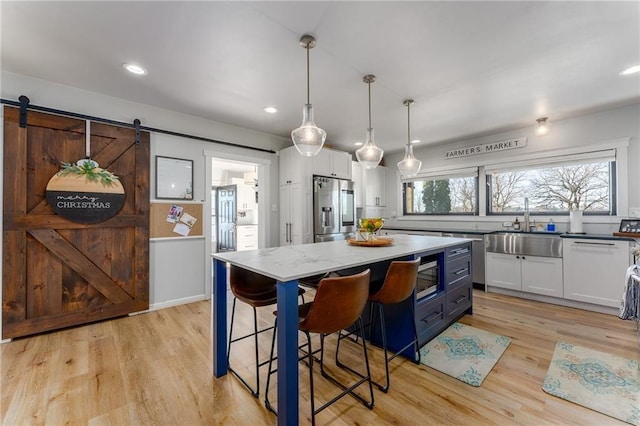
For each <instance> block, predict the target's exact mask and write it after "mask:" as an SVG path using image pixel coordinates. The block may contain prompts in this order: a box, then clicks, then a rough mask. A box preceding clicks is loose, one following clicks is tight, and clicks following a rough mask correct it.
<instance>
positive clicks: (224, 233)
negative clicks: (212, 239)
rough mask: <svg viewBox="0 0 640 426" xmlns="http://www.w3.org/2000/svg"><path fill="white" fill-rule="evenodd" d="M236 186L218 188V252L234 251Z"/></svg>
mask: <svg viewBox="0 0 640 426" xmlns="http://www.w3.org/2000/svg"><path fill="white" fill-rule="evenodd" d="M237 196H238V189H237V185H228V186H219V187H218V252H225V251H236V222H237V203H238V198H237Z"/></svg>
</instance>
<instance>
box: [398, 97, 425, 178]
mask: <svg viewBox="0 0 640 426" xmlns="http://www.w3.org/2000/svg"><path fill="white" fill-rule="evenodd" d="M402 104H403V105H404V106H406V107H407V146H406V147H405V149H404V158H403V159H402V161H400V162H399V163H398V170H399V171H400V174H401V175H402V176H403V177H406V178H407V177H414V176H415V175H417V174H418V172H419V171H420V167H422V161H420V160H418V159H417V158H416V157H414V156H413V145H411V104H413V99H407V100H405V101H404V102H403V103H402Z"/></svg>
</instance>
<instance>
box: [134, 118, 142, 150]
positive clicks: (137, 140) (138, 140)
mask: <svg viewBox="0 0 640 426" xmlns="http://www.w3.org/2000/svg"><path fill="white" fill-rule="evenodd" d="M133 127H134V128H135V129H136V145H138V144H140V120H138V119H137V118H136V119H135V120H133Z"/></svg>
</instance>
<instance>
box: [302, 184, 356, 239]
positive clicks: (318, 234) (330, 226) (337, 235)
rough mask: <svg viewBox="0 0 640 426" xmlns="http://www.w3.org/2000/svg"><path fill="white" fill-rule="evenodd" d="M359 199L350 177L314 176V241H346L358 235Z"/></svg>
mask: <svg viewBox="0 0 640 426" xmlns="http://www.w3.org/2000/svg"><path fill="white" fill-rule="evenodd" d="M355 218H356V213H355V199H354V197H353V182H351V181H350V180H344V179H336V178H329V177H324V176H314V177H313V240H314V241H315V242H316V243H318V242H322V241H333V240H344V239H347V238H351V237H353V236H354V235H355V231H356V223H355Z"/></svg>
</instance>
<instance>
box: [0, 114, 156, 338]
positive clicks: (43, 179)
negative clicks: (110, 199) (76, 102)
mask: <svg viewBox="0 0 640 426" xmlns="http://www.w3.org/2000/svg"><path fill="white" fill-rule="evenodd" d="M19 115H20V111H19V109H17V108H12V107H5V114H4V117H5V122H4V177H3V185H4V223H3V237H2V240H3V250H2V252H3V259H2V337H3V338H13V337H19V336H25V335H29V334H34V333H39V332H44V331H49V330H54V329H58V328H63V327H68V326H73V325H78V324H84V323H88V322H92V321H97V320H101V319H105V318H112V317H116V316H121V315H125V314H127V313H130V312H135V311H140V310H144V309H148V306H149V134H148V133H146V132H142V135H141V138H140V143H136V142H135V130H134V129H129V128H122V127H116V126H111V125H105V124H99V123H91V158H93V159H94V160H95V161H97V162H98V163H99V165H100V167H101V168H104V169H108V170H109V171H110V172H112V173H114V174H115V175H117V176H118V177H119V178H120V181H121V183H122V185H123V187H124V190H125V202H124V206H123V207H122V209H121V210H120V211H119V212H118V214H117V215H116V216H114V217H112V218H110V219H108V220H106V221H104V222H100V223H96V224H90V225H87V224H80V223H75V222H72V221H70V220H67V219H65V218H63V217H61V216H58V215H56V214H55V213H54V212H53V210H52V208H51V206H50V205H49V204H48V203H47V201H46V199H45V188H46V186H47V183H48V181H49V179H50V178H51V177H52V176H53V175H54V174H55V173H56V172H58V171H59V170H60V164H61V163H62V162H67V163H74V162H76V161H77V160H79V159H81V158H84V157H85V122H84V121H83V120H78V119H74V118H68V117H61V116H57V115H51V114H43V113H37V112H32V111H29V112H28V115H27V127H26V128H21V127H20V126H19Z"/></svg>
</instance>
